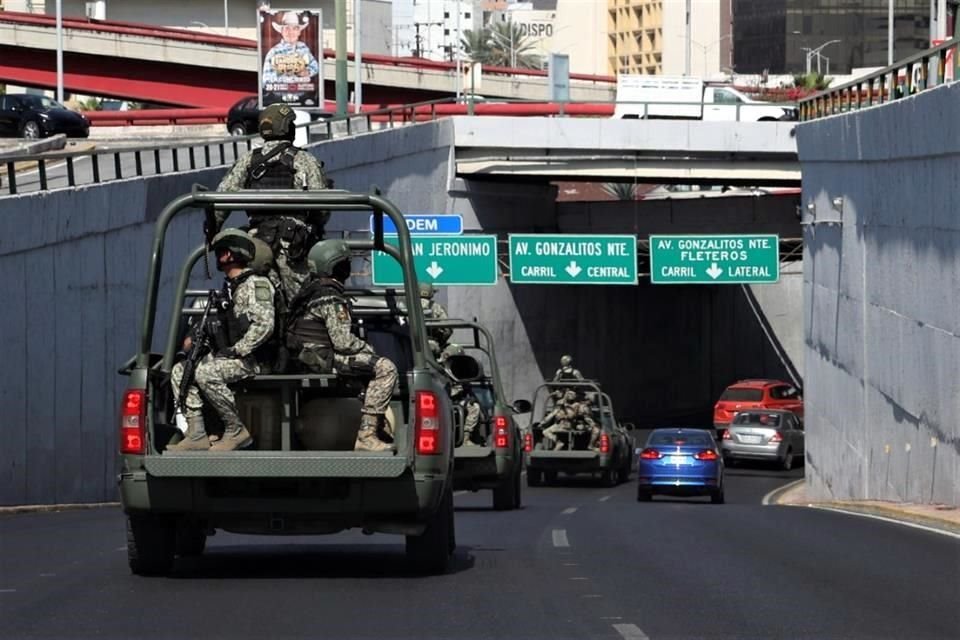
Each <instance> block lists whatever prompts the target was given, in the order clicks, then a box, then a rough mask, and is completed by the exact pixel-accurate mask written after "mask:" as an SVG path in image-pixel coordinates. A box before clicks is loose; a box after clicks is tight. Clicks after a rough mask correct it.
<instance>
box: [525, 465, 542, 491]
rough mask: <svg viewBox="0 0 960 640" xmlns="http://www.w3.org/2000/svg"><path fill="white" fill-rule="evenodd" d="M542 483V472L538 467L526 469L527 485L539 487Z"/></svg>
mask: <svg viewBox="0 0 960 640" xmlns="http://www.w3.org/2000/svg"><path fill="white" fill-rule="evenodd" d="M542 484H543V472H541V471H539V470H538V469H527V486H528V487H539V486H540V485H542Z"/></svg>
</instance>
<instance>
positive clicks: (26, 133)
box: [0, 93, 90, 139]
mask: <svg viewBox="0 0 960 640" xmlns="http://www.w3.org/2000/svg"><path fill="white" fill-rule="evenodd" d="M58 133H63V134H66V135H67V136H69V137H71V138H86V137H88V136H89V135H90V121H89V120H87V117H86V116H84V115H83V114H81V113H77V112H76V111H71V110H70V109H67V108H66V107H65V106H63V105H62V104H60V103H59V102H57V101H56V100H54V99H53V98H48V97H47V96H42V95H34V94H28V93H10V94H7V95H3V96H0V137H15V136H20V137H23V138H28V139H37V138H46V137H47V136H52V135H54V134H58Z"/></svg>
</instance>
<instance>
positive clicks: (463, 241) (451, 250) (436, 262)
mask: <svg viewBox="0 0 960 640" xmlns="http://www.w3.org/2000/svg"><path fill="white" fill-rule="evenodd" d="M410 240H411V249H412V250H413V262H414V265H415V266H416V269H417V279H418V280H419V281H420V282H432V283H433V284H435V285H438V286H449V285H491V284H496V283H497V236H414V237H412V238H411V239H410ZM384 242H386V243H387V244H392V245H393V246H397V244H398V240H397V237H396V236H388V237H385V238H384ZM373 284H374V285H376V286H378V287H385V286H392V285H402V284H403V274H402V272H401V269H400V263H398V262H397V261H396V260H394V259H393V258H392V257H391V256H389V255H387V254H385V253H383V252H381V251H374V252H373Z"/></svg>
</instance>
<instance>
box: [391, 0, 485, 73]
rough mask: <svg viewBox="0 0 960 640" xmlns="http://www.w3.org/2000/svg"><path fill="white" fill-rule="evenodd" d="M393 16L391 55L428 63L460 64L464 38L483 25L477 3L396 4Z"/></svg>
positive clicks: (406, 0) (418, 0) (403, 0)
mask: <svg viewBox="0 0 960 640" xmlns="http://www.w3.org/2000/svg"><path fill="white" fill-rule="evenodd" d="M458 12H459V14H460V15H459V21H458V19H457V13H458ZM392 15H393V49H392V51H391V55H395V56H400V57H416V58H426V59H428V60H447V61H453V60H456V56H457V53H458V51H461V52H462V46H461V45H460V40H461V35H460V34H462V33H463V32H464V31H466V30H468V29H470V30H474V29H476V28H478V27H479V26H480V25H481V22H482V20H481V14H480V7H479V3H478V2H474V1H473V0H394V2H393V13H392Z"/></svg>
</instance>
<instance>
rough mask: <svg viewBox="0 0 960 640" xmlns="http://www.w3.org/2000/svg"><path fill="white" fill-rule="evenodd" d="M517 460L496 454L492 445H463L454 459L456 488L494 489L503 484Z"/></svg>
mask: <svg viewBox="0 0 960 640" xmlns="http://www.w3.org/2000/svg"><path fill="white" fill-rule="evenodd" d="M514 464H517V462H516V461H515V460H514V458H513V457H512V456H506V455H496V453H495V451H494V449H491V448H490V447H461V448H459V449H457V450H456V452H455V454H454V459H453V475H454V484H453V486H454V488H455V489H467V490H476V489H493V488H494V487H499V486H500V485H501V484H503V481H504V478H506V477H507V476H509V475H510V474H511V472H512V471H513V470H514V466H513V465H514Z"/></svg>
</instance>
